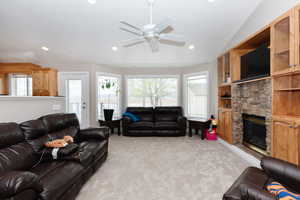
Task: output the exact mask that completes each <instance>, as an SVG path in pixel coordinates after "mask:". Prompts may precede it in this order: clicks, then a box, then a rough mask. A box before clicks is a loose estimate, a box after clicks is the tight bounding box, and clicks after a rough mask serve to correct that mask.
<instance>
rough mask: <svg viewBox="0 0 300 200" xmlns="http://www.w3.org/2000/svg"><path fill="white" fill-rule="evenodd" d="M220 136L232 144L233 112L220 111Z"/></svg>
mask: <svg viewBox="0 0 300 200" xmlns="http://www.w3.org/2000/svg"><path fill="white" fill-rule="evenodd" d="M218 121H219V123H218V135H219V137H220V138H222V139H223V140H225V141H226V142H228V143H230V144H232V111H231V110H230V109H219V116H218Z"/></svg>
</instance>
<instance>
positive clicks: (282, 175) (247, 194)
mask: <svg viewBox="0 0 300 200" xmlns="http://www.w3.org/2000/svg"><path fill="white" fill-rule="evenodd" d="M261 167H262V169H259V168H256V167H249V168H247V169H246V170H245V171H244V172H243V173H242V175H241V176H240V177H239V178H238V179H237V180H236V181H235V183H234V184H233V185H232V186H231V187H230V189H229V190H228V191H227V192H226V193H225V194H224V196H223V200H276V198H275V196H273V195H272V194H271V193H269V192H268V191H267V190H266V185H267V184H269V183H271V182H272V181H277V182H279V183H281V184H282V185H283V186H285V187H286V188H287V189H288V190H289V191H291V192H294V193H300V168H298V167H297V166H296V165H293V164H290V163H287V162H285V161H281V160H278V159H274V158H270V157H265V158H263V159H262V161H261Z"/></svg>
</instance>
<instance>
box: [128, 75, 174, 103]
mask: <svg viewBox="0 0 300 200" xmlns="http://www.w3.org/2000/svg"><path fill="white" fill-rule="evenodd" d="M127 104H128V106H142V107H155V106H177V105H178V77H141V78H140V77H130V78H128V79H127Z"/></svg>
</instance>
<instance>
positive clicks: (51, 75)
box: [0, 63, 58, 96]
mask: <svg viewBox="0 0 300 200" xmlns="http://www.w3.org/2000/svg"><path fill="white" fill-rule="evenodd" d="M13 74H24V75H28V76H31V77H32V95H33V96H57V95H58V88H57V70H55V69H52V68H43V67H40V66H38V65H35V64H31V63H0V95H9V76H10V75H13Z"/></svg>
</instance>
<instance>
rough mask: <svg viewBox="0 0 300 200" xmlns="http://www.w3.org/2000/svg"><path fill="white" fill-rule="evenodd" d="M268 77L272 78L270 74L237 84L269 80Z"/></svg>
mask: <svg viewBox="0 0 300 200" xmlns="http://www.w3.org/2000/svg"><path fill="white" fill-rule="evenodd" d="M268 79H271V77H270V76H268V77H264V78H258V79H253V80H249V81H242V82H236V83H235V84H237V85H241V84H245V83H252V82H257V81H263V80H268Z"/></svg>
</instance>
